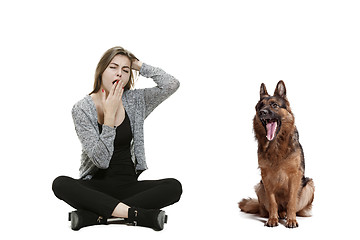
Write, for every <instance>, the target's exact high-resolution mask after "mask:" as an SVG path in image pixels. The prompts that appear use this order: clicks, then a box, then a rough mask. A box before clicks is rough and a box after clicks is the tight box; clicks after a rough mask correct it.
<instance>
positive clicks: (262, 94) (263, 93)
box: [260, 83, 270, 100]
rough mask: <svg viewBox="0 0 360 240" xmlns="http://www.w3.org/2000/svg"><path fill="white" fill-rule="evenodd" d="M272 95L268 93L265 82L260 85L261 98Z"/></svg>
mask: <svg viewBox="0 0 360 240" xmlns="http://www.w3.org/2000/svg"><path fill="white" fill-rule="evenodd" d="M269 96H270V95H269V94H268V92H267V90H266V87H265V84H263V83H262V84H261V86H260V100H261V99H263V98H264V97H269Z"/></svg>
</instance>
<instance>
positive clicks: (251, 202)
mask: <svg viewBox="0 0 360 240" xmlns="http://www.w3.org/2000/svg"><path fill="white" fill-rule="evenodd" d="M239 208H240V209H241V211H243V212H247V213H253V214H256V213H259V212H260V204H259V201H258V200H257V199H254V198H248V199H245V198H243V200H241V201H240V202H239Z"/></svg>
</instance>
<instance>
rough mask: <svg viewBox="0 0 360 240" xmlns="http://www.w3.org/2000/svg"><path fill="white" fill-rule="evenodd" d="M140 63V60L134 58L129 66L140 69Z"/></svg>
mask: <svg viewBox="0 0 360 240" xmlns="http://www.w3.org/2000/svg"><path fill="white" fill-rule="evenodd" d="M142 64H143V63H142V62H141V61H139V60H137V59H134V61H133V62H132V66H131V68H132V69H134V70H136V71H140V68H141V66H142Z"/></svg>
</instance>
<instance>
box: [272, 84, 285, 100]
mask: <svg viewBox="0 0 360 240" xmlns="http://www.w3.org/2000/svg"><path fill="white" fill-rule="evenodd" d="M274 95H277V96H279V97H282V98H284V99H286V87H285V83H284V82H283V81H282V80H280V81H279V82H278V84H277V85H276V89H275V92H274Z"/></svg>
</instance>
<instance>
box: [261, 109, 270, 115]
mask: <svg viewBox="0 0 360 240" xmlns="http://www.w3.org/2000/svg"><path fill="white" fill-rule="evenodd" d="M268 113H269V111H268V110H267V109H263V110H260V116H264V115H266V114H268Z"/></svg>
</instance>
